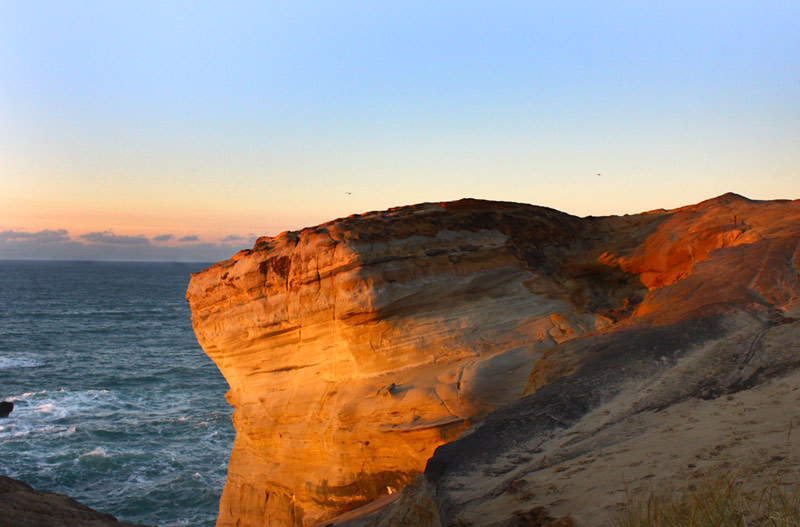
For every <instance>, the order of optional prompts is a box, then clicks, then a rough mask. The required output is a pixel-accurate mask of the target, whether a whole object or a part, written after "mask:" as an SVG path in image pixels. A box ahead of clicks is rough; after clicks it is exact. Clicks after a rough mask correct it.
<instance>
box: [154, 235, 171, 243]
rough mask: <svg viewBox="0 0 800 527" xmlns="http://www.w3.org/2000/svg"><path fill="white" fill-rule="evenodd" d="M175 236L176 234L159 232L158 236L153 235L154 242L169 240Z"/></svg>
mask: <svg viewBox="0 0 800 527" xmlns="http://www.w3.org/2000/svg"><path fill="white" fill-rule="evenodd" d="M173 238H175V235H174V234H159V235H158V236H154V237H153V241H154V242H168V241H170V240H171V239H173Z"/></svg>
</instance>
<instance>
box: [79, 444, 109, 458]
mask: <svg viewBox="0 0 800 527" xmlns="http://www.w3.org/2000/svg"><path fill="white" fill-rule="evenodd" d="M80 457H100V458H106V457H108V454H107V453H106V451H105V449H104V448H103V447H101V446H98V447H95V449H94V450H92V451H91V452H86V453H85V454H81V455H80Z"/></svg>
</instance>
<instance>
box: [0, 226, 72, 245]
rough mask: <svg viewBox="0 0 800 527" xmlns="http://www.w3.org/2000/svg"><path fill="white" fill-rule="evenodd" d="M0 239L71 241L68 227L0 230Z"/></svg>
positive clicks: (45, 241)
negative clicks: (29, 230)
mask: <svg viewBox="0 0 800 527" xmlns="http://www.w3.org/2000/svg"><path fill="white" fill-rule="evenodd" d="M0 241H4V242H21V243H58V242H66V241H69V236H68V235H67V230H66V229H55V230H53V229H45V230H42V231H38V232H18V231H2V232H0Z"/></svg>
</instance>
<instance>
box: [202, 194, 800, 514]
mask: <svg viewBox="0 0 800 527" xmlns="http://www.w3.org/2000/svg"><path fill="white" fill-rule="evenodd" d="M799 213H800V207H799V206H798V204H797V203H796V202H752V201H750V200H746V199H744V198H741V197H738V196H735V195H726V196H722V197H720V198H717V199H715V200H710V201H708V202H704V203H701V204H698V205H695V206H692V207H685V208H683V209H677V210H674V211H655V212H651V213H647V214H641V215H636V216H625V217H608V218H576V217H573V216H569V215H567V214H563V213H560V212H558V211H554V210H552V209H545V208H541V207H534V206H529V205H521V204H511V203H497V202H486V201H477V200H462V201H459V202H453V203H441V204H424V205H417V206H412V207H402V208H398V209H392V210H389V211H385V212H378V213H369V214H365V215H361V216H351V217H349V218H345V219H342V220H337V221H334V222H330V223H327V224H324V225H321V226H319V227H316V228H312V229H305V230H303V231H299V232H293V233H284V234H282V235H280V236H277V237H275V238H261V239H259V240H258V241H257V242H256V245H255V247H254V248H253V249H252V250H248V251H242V252H240V253H239V254H237V255H236V256H234V257H233V258H232V259H231V260H228V261H226V262H222V263H220V264H217V265H215V266H213V267H211V268H210V269H207V270H206V271H203V272H202V273H198V274H196V275H194V276H193V277H192V280H191V283H190V285H189V289H188V292H187V299H188V300H189V303H190V305H191V308H192V313H193V317H192V321H193V325H194V328H195V332H196V334H197V338H198V341H199V342H200V344H201V345H202V347H203V349H204V350H205V351H206V352H207V353H208V355H209V356H210V357H211V358H212V359H213V360H214V361H215V362H216V363H217V365H218V366H219V368H220V370H221V371H222V373H223V375H225V377H226V379H227V380H228V382H229V384H230V387H231V389H230V391H229V393H228V400H229V402H230V403H231V404H232V405H233V406H234V407H235V412H234V425H235V427H236V430H237V436H236V440H235V443H234V448H233V452H232V455H231V460H230V465H229V473H228V482H227V484H226V487H225V490H224V492H223V497H222V501H221V503H220V516H219V520H218V525H220V526H223V525H241V526H245V525H313V524H315V523H317V522H320V521H322V520H326V519H328V518H331V517H333V516H336V515H337V514H339V513H341V512H344V511H347V510H351V509H354V508H356V507H358V506H360V505H363V504H366V503H368V502H371V501H372V500H375V499H377V498H381V497H385V496H387V495H388V494H391V493H393V492H395V491H397V490H399V489H400V488H402V487H404V486H405V485H406V484H408V483H409V482H410V481H411V480H412V479H413V478H414V476H416V475H417V474H419V473H420V472H421V471H422V470H423V469H424V468H425V465H426V462H427V460H428V459H429V458H430V457H431V456H432V454H433V453H434V450H435V449H436V447H438V446H439V445H443V444H445V443H448V442H450V441H452V440H453V439H455V438H456V437H457V436H458V435H459V434H461V433H462V432H464V431H465V430H467V429H468V428H469V427H471V426H473V425H475V424H477V423H480V422H481V421H482V420H483V419H484V418H485V416H486V415H487V414H488V413H490V412H492V411H493V410H496V409H498V408H501V407H504V406H506V405H509V403H513V402H514V401H516V400H517V399H518V398H519V397H520V396H521V395H522V394H523V392H525V393H528V394H534V396H536V394H537V393H540V392H542V393H545V395H546V390H543V388H545V387H548V386H550V385H558V383H559V382H560V383H564V382H567V379H571V378H573V377H574V378H580V375H578V374H581V375H584V374H586V372H597V371H605V372H606V373H604V375H606V376H607V377H608V376H611V377H613V374H610V371H609V370H608V369H607V368H605V369H604V368H602V367H600V366H601V365H602V364H614V361H612V360H610V359H608V360H605V359H604V360H603V361H599V362H598V360H597V355H596V350H597V349H598V346H599V349H606V350H612V351H609V352H608V353H610V354H611V355H613V356H614V357H616V359H615V360H618V363H617V364H624V363H626V361H628V359H627V358H625V356H624V355H625V353H630V351H627V352H626V351H625V350H622V351H620V349H618V348H619V346H620V344H619V342H623V341H624V339H623V338H622V337H619V335H623V334H625V332H626V331H629V332H632V331H639V330H644V329H645V328H651V329H652V328H654V327H668V326H669V324H679V323H681V322H682V321H684V320H690V319H692V320H695V319H698V316H699V315H698V314H697V309H700V308H702V307H703V306H710V305H719V304H725V305H735V306H739V307H737V308H736V309H740V310H744V311H747V312H748V313H751V315H748V316H751V318H753V317H754V319H758V320H761V319H764V320H768V321H769V320H772V321H774V320H778V319H780V320H789V319H790V318H791V317H792V316H795V315H796V314H797V313H795V310H796V309H797V303H798V299H799V298H800V293H798V287H797V283H798V278H797V265H798V258H799V257H798V252H797V251H798V249H797V243H798V235H800V232H799V229H800V214H799ZM722 248H725V250H724V251H715V249H722ZM737 251H738V252H737ZM754 255H755V256H754ZM756 256H757V257H756ZM786 261H788V262H790V263H791V265H793V266H794V267H791V265H790V266H787V265H785V262H786ZM758 262H761V263H758ZM773 269H777V271H773ZM776 272H777V273H778V274H775V273H776ZM693 280H694V282H693ZM753 284H755V286H754V285H753ZM754 287H755V288H754ZM754 291H755V292H754ZM758 306H761V307H758ZM732 309H733V308H732ZM792 313H795V314H792ZM707 314H708V316H712V315H713V313H710V312H709V313H707ZM759 317H760V318H759ZM776 317H777V318H776ZM704 320H705V319H704ZM708 320H711V319H708ZM765 323H766V322H765ZM699 327H701V328H706V329H704V330H703V331H699V330H698V332H697V334H698V335H705V334H707V333H708V331H711V330H710V329H708V328H709V327H716V326H713V324H712V325H711V326H709V325H708V323H706V324H705V325H703V324H701V325H700V326H699ZM706 330H707V331H706ZM665 331H666V333H664V334H663V335H661V336H660V337H659V336H658V335H656V334H653V335H651V336H650V337H647V338H648V339H650V340H648V342H656V341H660V340H664V338H663V337H664V336H667V335H668V336H672V333H670V332H669V331H667V330H665ZM627 334H628V335H630V334H633V333H627ZM654 335H655V336H654ZM715 335H716V334H714V335H712V336H709V337H708V338H709V339H711V338H716V336H715ZM643 338H644V337H643ZM698 338H700V337H698ZM598 339H599V340H598ZM602 339H610V340H608V342H611V344H608V345H606V344H607V342H606V341H603V340H602ZM615 339H616V340H615ZM666 340H668V341H669V342H673V341H674V342H673V344H670V345H671V346H673V348H675V349H685V348H687V347H689V346H690V345H691V343H692V338H691V337H689V338H688V339H687V338H683V339H681V338H677V337H676V338H674V339H671V338H670V339H666ZM701 340H702V339H701ZM615 342H616V343H617V344H614V343H615ZM604 343H605V344H604ZM603 346H605V348H604V347H603ZM615 346H616V347H615ZM628 348H630V346H629V347H628ZM628 348H626V349H628ZM670 349H672V348H670ZM613 350H616V351H613ZM614 353H616V355H614ZM664 353H666V352H664ZM611 355H608V356H607V357H610V356H611ZM604 357H606V356H604ZM607 357H606V359H607ZM647 360H649V359H647ZM634 362H635V361H631V364H633V363H634ZM645 370H646V369H645ZM645 370H642V371H645ZM646 371H649V370H646ZM576 375H577V377H576ZM622 377H624V376H622ZM622 377H620V378H622ZM592 379H593V380H592V382H594V383H595V384H596V385H598V386H599V385H601V384H602V382H601V381H602V379H600V378H592ZM585 380H589V379H588V378H587V379H585ZM612 384H613V383H612ZM609 386H610V385H609ZM612 391H613V390H612ZM584 392H585V390H584V391H581V390H578V389H576V391H575V394H576V395H575V396H576V397H578V398H580V395H579V394H580V393H584ZM540 397H544V396H543V395H540ZM530 399H531V397H528V398H526V399H523V401H527V400H530ZM589 399H591V401H594V399H592V398H591V397H590V398H589ZM587 401H589V400H588V399H587ZM591 401H589V402H586V401H584V402H581V403H580V405H582V406H581V407H585V408H590V407H592V405H593V404H595V402H591ZM516 404H519V403H514V404H511V405H510V406H508V407H507V408H511V407H514V405H516ZM503 411H506V410H503ZM503 411H501V412H500V413H502V412H503ZM579 413H580V412H579ZM492 419H496V417H495V416H493V418H492ZM491 422H492V421H491V420H490V422H488V423H487V426H484V427H482V428H480V429H478V431H477V432H476V433H473V434H471V435H469V436H467V438H469V437H473V438H475V437H477V438H479V439H480V432H481V430H484V433H485V431H486V430H490V429H491ZM512 428H513V427H512ZM545 429H546V427H545ZM528 432H530V431H528ZM528 432H525V433H528ZM504 434H505V432H504V433H503V434H499V435H500V436H502V435H504ZM467 438H465V440H466V439H467ZM465 440H461V441H457V442H455V443H453V444H452V445H453V446H449V449H450V450H449V451H450V452H458V454H457V455H455V456H454V455H449V454H447V451H446V450H443V451H442V452H438V453H437V456H435V457H434V459H433V460H432V463H433V464H432V465H429V467H428V476H429V479H431V478H432V479H431V480H432V481H433V480H435V481H436V482H440V483H437V485H444V484H443V483H441V482H444V481H446V480H447V478H446V475H447V474H448V473H449V472H450V471H452V470H453V467H454V466H456V465H458V463H455V462H454V461H453V460H454V459H463V460H465V463H466V464H465V465H460V466H462V468H463V467H464V466H467V465H469V466H477V465H476V464H475V463H472V464H470V463H468V462H467V460H468V459H470V456H483V455H490V454H491V452H490V450H491V449H494V451H493V452H494V453H495V454H497V453H498V452H500V451H502V449H503V448H507V445H506V446H505V447H504V446H502V445H494V444H491V442H489V443H485V444H484V443H481V442H480V441H479V442H477V443H473V444H471V445H472V446H459V445H464V444H468V445H469V443H464V441H465ZM473 447H474V448H473ZM464 448H466V449H467V450H466V451H463V452H462V450H463V449H464ZM470 449H471V450H470ZM487 449H488V450H487ZM467 451H469V453H465V452H467ZM492 455H493V454H492ZM454 463H455V464H454ZM417 487H419V485H417ZM446 488H449V487H447V485H444V486H441V488H440V490H441V489H446ZM406 494H408V493H406ZM439 494H441V495H442V496H446V495H447V493H446V492H441V493H439ZM389 499H391V498H387V500H389ZM426 499H428V500H429V501H430V502H431V503H433V501H431V500H433V498H426ZM437 499H438V498H437ZM447 499H450V498H447ZM451 501H452V500H451ZM456 501H457V500H456ZM447 503H450V502H447ZM453 503H455V501H454V502H453ZM437 508H441V509H442V510H444V509H446V504H445V503H444V502H442V503H439V505H437ZM437 510H438V509H437ZM437 514H438V513H437ZM437 521H438V520H437Z"/></svg>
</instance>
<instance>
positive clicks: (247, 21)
mask: <svg viewBox="0 0 800 527" xmlns="http://www.w3.org/2000/svg"><path fill="white" fill-rule="evenodd" d="M665 4H666V5H656V4H655V3H652V2H606V3H600V2H525V3H519V2H491V3H490V2H483V3H477V2H400V3H394V4H388V3H381V2H338V3H333V2H324V3H323V2H317V3H311V2H305V3H304V2H285V3H272V4H271V3H252V4H249V3H237V4H236V5H230V3H213V2H202V3H194V2H193V3H189V2H136V3H133V2H131V3H123V2H95V3H92V2H81V3H71V2H60V3H50V2H1V3H0V6H2V7H0V231H1V232H11V233H27V234H33V233H38V232H45V231H59V230H65V231H66V233H67V234H66V235H65V236H66V237H67V239H68V241H69V242H70V243H72V244H78V245H88V244H94V245H92V251H94V252H91V254H89V253H87V254H88V256H87V257H92V258H97V257H99V256H97V255H98V254H102V250H101V247H102V246H104V245H107V244H105V243H104V242H103V241H102V239H101V238H98V240H99V241H94V242H92V241H90V240H88V239H86V238H85V237H82V236H85V235H87V234H91V233H110V235H112V236H130V237H134V238H135V237H144V238H146V239H147V240H148V243H149V244H150V245H153V246H154V247H158V248H160V249H158V250H163V252H161V253H159V252H158V250H156V252H155V253H153V254H155V256H154V255H153V254H151V252H146V251H144V246H141V247H139V249H140V250H141V252H140V253H138V254H141V255H145V254H146V255H147V256H146V258H147V259H150V258H156V259H159V258H161V257H160V256H158V255H159V254H162V255H163V258H176V257H180V255H181V254H185V255H186V256H187V257H189V256H190V253H189V250H190V247H194V249H193V250H195V253H192V255H194V256H193V257H196V256H197V254H196V249H197V247H198V246H199V244H205V246H208V247H215V249H214V251H216V252H213V251H212V252H209V253H208V257H209V258H210V259H219V258H224V257H225V254H227V253H226V251H229V250H230V247H228V245H229V242H225V241H223V240H225V239H226V238H227V237H230V236H235V237H238V239H242V240H246V241H249V240H250V239H252V237H253V236H254V235H274V234H277V233H278V232H280V231H283V230H287V229H297V228H301V227H304V226H308V225H313V224H316V223H319V222H322V221H326V220H329V219H332V218H335V217H338V216H344V215H348V214H351V213H354V212H364V211H367V210H377V209H384V208H387V207H390V206H396V205H403V204H409V203H416V202H422V201H440V200H450V199H458V198H461V197H476V198H486V199H500V200H512V201H522V202H529V203H535V204H540V205H546V206H550V207H554V208H558V209H560V210H564V211H566V212H570V213H573V214H577V215H588V214H594V215H600V214H622V213H633V212H639V211H643V210H649V209H653V208H657V207H676V206H681V205H685V204H689V203H694V202H697V201H700V200H702V199H706V198H709V197H712V196H715V195H719V194H722V193H724V192H728V191H734V192H738V193H741V194H744V195H747V196H748V197H752V198H759V199H773V198H798V197H800V174H798V168H799V167H800V148H798V146H799V145H800V97H798V86H800V52H798V50H800V3H797V2H737V1H730V2H670V3H665ZM597 173H602V174H603V175H602V176H600V177H598V176H597V175H596V174H597ZM346 192H351V194H346ZM164 234H173V238H170V239H167V240H160V241H157V240H155V237H156V236H159V235H164ZM192 236H195V237H196V239H191V237H192ZM34 238H35V237H33V236H28V237H26V236H18V237H16V238H13V239H14V240H16V241H15V242H14V243H15V245H14V247H13V248H9V242H6V243H5V244H3V242H0V257H14V256H15V254H16V255H17V256H18V255H19V247H20V246H21V245H20V244H21V243H23V240H28V245H27V246H26V247H28V249H27V250H28V251H29V252H30V247H32V245H31V244H32V243H33V242H32V241H31V240H33V239H34ZM42 238H43V239H45V238H47V239H49V238H48V236H47V234H46V233H45V234H43V235H42ZM182 238H183V239H184V241H183V242H181V241H179V240H180V239H182ZM48 243H62V242H53V241H51V242H48ZM48 247H49V249H48ZM48 247H43V248H41V249H37V251H38V252H37V253H36V254H43V255H47V254H52V255H53V257H60V256H59V255H58V254H57V251H54V250H52V249H53V247H55V246H54V245H51V246H48ZM78 249H80V247H78V248H77V249H76V250H78ZM129 250H130V253H131V254H133V255H134V256H135V255H136V254H137V253H135V250H134V249H133V248H131V249H129ZM14 251H17V252H16V253H15V252H14ZM48 251H50V252H48ZM181 251H186V252H184V253H181ZM26 254H27V253H26ZM109 254H111V253H109ZM126 254H127V253H126ZM176 255H178V256H176ZM109 257H119V254H118V251H117V252H116V253H113V254H111V256H109ZM143 258H145V256H143Z"/></svg>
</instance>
